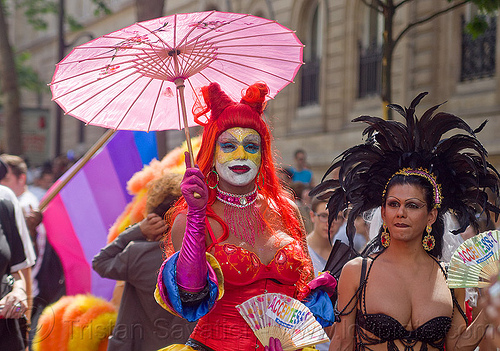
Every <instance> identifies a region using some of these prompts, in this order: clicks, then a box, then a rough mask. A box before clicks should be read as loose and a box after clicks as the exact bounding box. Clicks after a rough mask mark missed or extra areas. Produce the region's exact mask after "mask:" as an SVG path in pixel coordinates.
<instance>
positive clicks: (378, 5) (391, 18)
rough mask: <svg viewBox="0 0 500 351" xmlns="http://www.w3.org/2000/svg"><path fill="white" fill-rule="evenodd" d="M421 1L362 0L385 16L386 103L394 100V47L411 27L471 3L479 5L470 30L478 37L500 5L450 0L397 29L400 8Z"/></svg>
mask: <svg viewBox="0 0 500 351" xmlns="http://www.w3.org/2000/svg"><path fill="white" fill-rule="evenodd" d="M416 1H417V0H400V1H395V0H361V2H362V3H364V4H365V5H366V6H368V7H370V8H371V9H373V10H375V11H377V12H379V13H380V14H381V15H382V16H383V19H384V24H383V26H384V31H383V38H382V82H381V83H382V84H381V86H382V88H381V94H380V95H381V98H382V102H383V104H384V105H387V104H389V103H390V102H392V84H391V76H392V58H393V54H394V50H395V47H396V45H397V44H398V43H399V41H400V40H401V39H402V38H403V37H404V36H405V35H406V33H408V32H409V31H410V30H411V29H413V28H414V27H416V26H419V25H421V24H423V23H427V22H429V21H431V20H433V19H434V18H436V17H438V16H440V15H442V14H445V13H448V12H450V11H453V10H455V9H458V8H460V7H462V6H464V5H466V4H468V3H471V4H474V5H476V6H477V9H478V14H477V16H476V17H475V18H474V19H473V20H472V21H471V22H470V23H469V24H468V25H467V30H468V31H469V33H470V34H471V35H472V36H473V37H477V36H479V35H480V34H482V33H484V31H485V30H486V29H487V28H488V23H487V22H486V17H485V15H488V14H495V15H496V13H497V11H498V9H499V8H500V0H446V2H447V3H448V5H447V6H435V8H436V10H435V11H431V12H430V13H427V14H426V15H425V16H423V17H421V18H416V19H413V20H411V21H410V22H409V23H407V24H406V26H404V27H403V28H402V29H401V30H400V31H399V32H396V31H395V27H394V24H395V22H396V16H397V13H398V11H399V10H400V9H401V8H402V7H403V6H405V5H409V4H410V3H416ZM434 2H435V3H438V2H439V1H438V0H435V1H434ZM384 114H386V118H388V119H391V115H390V110H388V109H385V111H384Z"/></svg>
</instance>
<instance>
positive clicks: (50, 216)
mask: <svg viewBox="0 0 500 351" xmlns="http://www.w3.org/2000/svg"><path fill="white" fill-rule="evenodd" d="M43 223H44V225H45V229H46V230H47V233H52V235H50V236H48V239H49V242H50V243H51V244H52V246H53V247H54V249H55V250H56V252H57V254H58V255H59V258H60V259H61V263H62V264H63V270H64V276H65V278H66V295H75V294H81V293H87V292H89V291H90V288H91V279H90V271H91V268H90V265H89V263H88V262H87V260H86V259H85V254H84V252H83V250H82V247H81V246H80V240H79V239H78V237H77V235H76V233H75V231H74V229H73V225H72V224H71V220H70V218H69V216H68V213H67V212H66V208H65V206H64V204H63V201H62V199H61V197H60V196H59V195H57V196H56V197H55V198H54V199H52V201H51V202H50V206H48V207H47V209H46V210H45V212H44V221H43ZM58 243H64V246H62V245H59V244H58ZM75 277H79V279H75ZM68 280H69V281H68Z"/></svg>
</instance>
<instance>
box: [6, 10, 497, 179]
mask: <svg viewBox="0 0 500 351" xmlns="http://www.w3.org/2000/svg"><path fill="white" fill-rule="evenodd" d="M66 3H67V4H66V8H67V9H66V11H67V12H68V13H70V14H71V15H72V16H73V17H75V18H76V19H78V20H79V21H80V22H81V23H83V24H84V26H85V30H84V31H82V32H79V33H67V35H66V37H67V39H66V41H67V43H72V44H74V45H78V44H81V43H83V42H84V41H86V40H88V37H87V36H86V35H85V33H91V35H92V36H93V37H97V36H100V35H103V34H106V33H109V32H111V31H114V30H117V29H119V28H122V27H125V26H127V25H130V24H132V23H133V22H134V21H135V9H134V3H133V1H131V0H109V1H108V4H109V6H110V7H111V9H112V11H113V14H112V15H109V16H106V17H94V15H93V7H92V5H91V1H90V0H72V1H66ZM447 5H448V2H447V1H444V0H439V1H436V0H419V1H410V2H408V3H407V4H406V5H404V6H402V7H401V8H400V9H399V10H398V17H397V21H396V25H395V28H396V31H400V30H401V29H402V28H403V27H404V26H405V25H406V24H407V23H409V22H410V21H413V20H415V19H418V18H421V17H423V16H425V15H426V14H428V13H430V12H431V11H435V10H436V9H439V8H445V6H447ZM212 9H216V10H219V11H230V12H240V13H251V14H254V15H258V16H262V17H266V18H271V19H275V20H277V21H278V22H279V23H281V24H283V25H284V26H287V27H289V28H291V29H294V30H296V31H297V35H298V37H299V38H300V39H301V41H302V42H303V43H304V44H305V45H306V46H305V48H304V61H305V65H304V66H303V67H302V68H301V71H299V74H298V75H297V77H296V79H295V83H294V84H290V85H289V86H287V87H286V88H285V89H284V90H283V91H282V92H281V93H280V94H279V95H278V97H277V98H276V99H275V100H273V101H272V102H270V103H269V105H268V109H267V113H266V114H267V117H268V119H269V120H270V121H271V124H272V126H273V130H274V137H275V147H276V150H277V153H278V154H279V155H280V157H279V160H280V161H279V162H280V163H282V164H283V165H289V164H291V163H293V153H294V151H295V150H296V149H297V148H302V149H304V150H306V152H307V153H308V161H309V163H310V165H311V167H312V168H313V170H314V171H315V172H316V174H317V176H316V179H319V178H320V176H321V174H322V173H323V172H324V170H325V169H326V168H327V167H328V165H329V164H330V163H331V161H332V160H333V158H334V157H335V156H337V155H338V154H339V153H340V152H341V151H342V150H344V149H345V148H347V147H349V146H352V145H354V144H356V143H359V142H360V141H361V140H362V139H361V130H362V129H363V127H364V126H363V125H355V124H353V123H351V122H350V121H351V120H352V119H353V118H355V117H357V116H359V115H363V114H371V115H376V116H381V115H382V104H381V100H380V98H379V97H378V95H377V92H378V89H379V84H378V81H379V80H378V79H377V78H378V75H379V71H378V70H379V68H380V45H381V37H382V32H381V28H382V20H381V18H380V16H377V15H376V14H375V13H374V12H373V11H371V10H370V9H369V8H368V7H367V6H366V5H365V4H364V3H363V2H362V1H361V0H197V1H195V0H168V1H166V5H165V15H170V14H173V13H180V12H193V11H205V10H212ZM473 13H474V8H472V7H471V5H465V6H462V7H461V8H459V9H457V10H454V11H453V12H450V13H446V14H444V15H442V16H439V17H437V18H435V19H433V20H432V21H430V22H428V23H426V24H423V25H420V26H417V27H415V28H413V29H412V30H410V31H409V32H407V33H406V35H405V36H404V37H403V39H402V40H401V41H400V42H399V43H398V46H397V47H396V51H395V54H394V63H393V76H392V83H393V102H395V103H398V104H402V105H408V104H409V103H410V101H411V100H412V99H413V97H415V96H416V95H417V94H418V93H419V92H422V91H428V92H429V96H428V97H426V98H425V99H424V100H423V101H422V103H421V106H420V107H419V109H418V112H423V111H424V110H425V109H426V108H428V107H430V106H432V105H435V104H438V103H441V102H445V101H447V102H446V104H445V105H444V106H443V107H442V108H441V110H442V111H447V112H451V113H455V114H457V115H459V116H461V117H463V118H465V119H466V120H467V121H468V122H469V123H470V124H471V125H472V126H473V127H477V126H479V125H480V123H481V122H482V121H483V120H484V119H488V120H489V123H488V125H487V128H485V130H484V131H483V132H482V133H481V134H480V135H479V138H480V140H481V141H482V142H483V143H484V145H485V146H486V148H487V150H489V152H490V161H491V162H492V163H494V164H495V165H496V166H497V167H498V166H500V143H498V142H497V140H496V135H497V134H499V133H500V118H499V116H500V86H499V79H500V75H499V74H497V70H496V62H498V61H499V60H498V59H497V58H498V57H499V54H500V52H499V49H498V46H497V45H496V42H497V41H498V34H497V31H496V26H492V28H493V31H492V34H491V33H490V37H489V39H488V40H486V41H484V44H481V45H482V46H481V47H480V48H477V46H478V45H477V44H476V49H474V50H476V51H477V50H479V51H481V52H482V53H481V55H483V56H484V57H483V56H482V57H483V58H482V60H481V62H479V61H478V60H477V59H476V57H477V52H472V54H471V53H470V50H471V49H470V47H466V44H467V43H466V40H464V39H463V38H464V35H463V25H464V21H467V19H469V18H470V17H471V16H472V14H473ZM11 20H12V22H11V24H12V26H11V28H13V30H12V31H11V33H10V35H11V37H12V40H13V42H14V43H16V49H17V50H18V51H19V50H21V51H22V50H28V51H29V52H31V53H32V58H31V65H32V66H33V67H34V68H35V69H36V70H37V71H38V72H39V74H40V75H41V77H42V78H43V79H44V80H45V81H47V82H50V80H51V76H52V74H53V72H54V65H55V63H56V61H57V32H56V25H55V22H56V21H55V17H54V19H52V20H51V25H50V26H49V29H48V30H47V31H44V32H36V31H33V30H32V29H31V27H30V26H29V25H27V24H26V22H25V20H24V17H23V15H22V14H21V13H15V15H14V16H12V18H11ZM491 21H492V23H493V24H495V23H496V21H495V19H494V18H493V19H491ZM467 45H473V44H470V43H469V44H467ZM468 50H469V51H468ZM464 58H468V60H469V61H467V62H466V61H464ZM475 60H476V61H478V62H475ZM483 66H485V67H483ZM466 67H468V69H466ZM467 70H468V71H472V73H471V72H469V73H467V72H465V73H464V71H467ZM477 71H479V72H477ZM483 71H484V72H483ZM22 101H23V107H24V108H26V109H29V108H37V107H38V108H42V109H48V110H49V111H51V115H53V111H54V109H55V106H54V104H53V103H52V102H51V101H50V94H49V92H48V91H47V93H45V94H42V95H41V96H35V95H33V94H31V93H28V92H23V100H22ZM395 118H398V117H397V116H395ZM47 128H48V135H49V136H50V137H49V138H48V139H47V140H48V142H50V143H51V146H50V148H49V149H50V150H52V149H53V141H54V140H53V128H54V123H53V121H52V120H50V123H48V126H47ZM82 130H83V132H82ZM102 133H103V130H102V129H101V128H97V127H85V128H84V129H82V127H81V123H80V122H78V121H77V120H76V119H74V118H72V117H68V116H65V117H64V118H63V137H62V146H63V150H68V149H75V150H83V151H84V150H86V149H87V148H88V147H89V146H90V145H92V143H93V142H95V140H97V138H98V137H99V136H100V135H101V134H102ZM168 135H169V137H168V144H169V145H168V146H169V147H174V146H176V145H178V143H179V142H180V141H181V140H182V134H180V133H178V132H169V134H168ZM48 156H54V155H52V154H50V155H48Z"/></svg>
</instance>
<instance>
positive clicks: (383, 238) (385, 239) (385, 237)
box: [380, 223, 391, 249]
mask: <svg viewBox="0 0 500 351" xmlns="http://www.w3.org/2000/svg"><path fill="white" fill-rule="evenodd" d="M382 227H383V228H384V229H383V230H382V234H381V235H380V243H381V244H382V246H383V247H385V248H386V249H387V248H388V247H389V245H390V244H391V234H390V233H389V231H388V230H387V225H386V224H385V223H384V224H383V225H382Z"/></svg>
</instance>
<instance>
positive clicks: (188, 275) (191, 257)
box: [177, 152, 208, 292]
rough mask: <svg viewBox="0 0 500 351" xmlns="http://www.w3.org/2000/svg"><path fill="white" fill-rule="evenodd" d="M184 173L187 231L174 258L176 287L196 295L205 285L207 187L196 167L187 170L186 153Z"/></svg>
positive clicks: (183, 184) (187, 155) (183, 191)
mask: <svg viewBox="0 0 500 351" xmlns="http://www.w3.org/2000/svg"><path fill="white" fill-rule="evenodd" d="M185 156H186V173H184V178H183V179H182V182H181V191H182V195H183V196H184V199H185V200H186V203H187V205H188V211H187V214H186V232H185V234H184V239H183V240H182V247H181V251H180V253H179V258H178V259H177V285H179V287H181V288H182V289H183V290H185V291H187V292H199V291H201V290H203V288H204V287H205V285H206V284H207V271H208V268H207V261H206V257H205V250H206V244H205V236H206V234H205V229H206V228H205V220H206V217H207V215H206V212H207V202H208V188H207V185H206V184H205V177H204V176H203V173H201V171H200V170H199V169H198V168H197V167H195V168H189V165H190V162H189V154H188V153H187V152H186V153H185Z"/></svg>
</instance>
